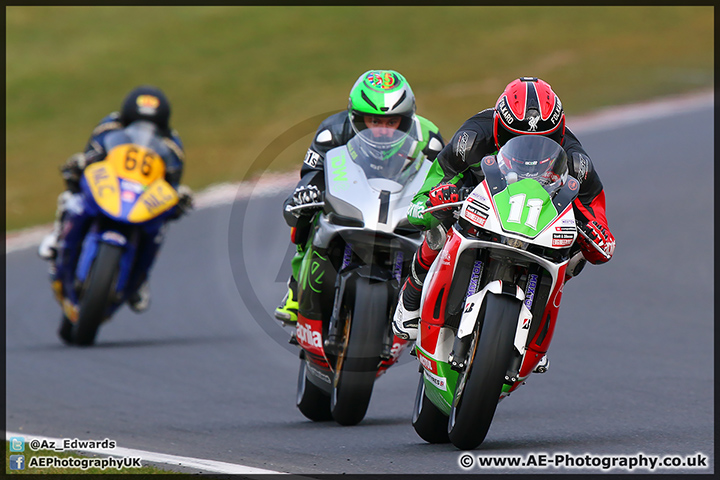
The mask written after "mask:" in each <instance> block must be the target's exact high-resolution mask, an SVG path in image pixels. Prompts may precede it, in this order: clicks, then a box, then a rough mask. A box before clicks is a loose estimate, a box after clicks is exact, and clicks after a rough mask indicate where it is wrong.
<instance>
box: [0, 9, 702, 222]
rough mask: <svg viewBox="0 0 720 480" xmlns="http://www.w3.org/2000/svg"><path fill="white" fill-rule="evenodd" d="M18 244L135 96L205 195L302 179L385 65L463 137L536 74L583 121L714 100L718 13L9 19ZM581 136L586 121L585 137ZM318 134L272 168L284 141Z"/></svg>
mask: <svg viewBox="0 0 720 480" xmlns="http://www.w3.org/2000/svg"><path fill="white" fill-rule="evenodd" d="M5 12H6V142H7V143H6V162H7V163H6V231H11V230H16V229H20V228H24V227H28V226H31V225H36V224H41V223H47V222H50V221H52V219H53V215H54V212H55V201H56V197H57V194H58V193H59V192H60V191H61V190H62V189H63V184H62V180H61V178H60V175H59V171H58V166H59V165H60V164H61V163H62V162H63V161H64V160H65V159H66V158H67V157H68V156H70V155H71V154H72V153H74V152H77V151H81V150H82V149H83V148H84V146H85V143H86V142H87V140H88V138H89V136H90V132H91V130H92V128H93V127H94V126H95V125H96V123H97V122H98V121H99V120H100V119H101V118H102V117H104V116H105V115H107V114H108V113H109V112H111V111H113V110H117V109H119V107H120V104H121V101H122V99H123V97H124V96H125V95H126V94H127V93H128V92H129V91H130V90H131V89H132V88H133V87H135V86H137V85H140V84H153V85H156V86H159V87H161V88H162V89H163V90H165V92H166V94H167V95H168V97H169V99H170V101H171V104H172V107H173V116H172V124H173V126H174V127H175V128H176V129H177V130H178V131H179V133H180V136H181V138H182V139H183V141H184V143H185V149H186V155H187V162H186V168H185V176H184V178H183V181H184V183H187V184H189V185H190V186H191V187H192V188H193V189H195V190H201V189H202V188H204V187H206V186H208V185H212V184H217V183H222V182H236V181H241V180H248V179H251V178H253V176H255V175H258V174H259V173H262V172H261V170H267V169H273V170H280V171H282V170H293V169H298V168H299V166H300V164H301V162H302V159H303V157H304V154H305V151H306V149H307V147H308V145H309V142H310V139H311V136H312V133H314V131H315V128H316V127H317V124H318V122H319V120H318V118H317V117H319V116H320V117H321V116H323V115H327V114H330V113H333V112H336V111H339V110H342V109H344V108H345V107H346V105H347V97H348V93H349V91H350V87H351V86H352V84H353V82H354V81H355V80H356V79H357V77H358V76H359V75H360V74H361V73H363V72H364V71H366V70H369V69H394V70H398V71H399V72H401V73H402V74H403V75H404V76H405V77H406V78H407V80H408V81H409V82H410V85H411V86H412V88H413V90H414V92H415V95H416V98H417V106H418V110H417V111H418V114H420V115H422V116H425V117H426V118H429V119H430V120H432V121H433V122H435V123H436V124H437V125H438V126H439V127H440V131H441V132H442V133H443V136H444V137H445V138H446V139H447V138H449V137H450V136H452V134H453V133H454V132H455V130H456V129H457V128H458V127H459V126H460V125H461V124H462V122H463V121H464V120H466V119H467V118H468V117H470V116H471V115H473V114H474V113H476V112H478V111H479V110H482V109H484V108H487V107H490V106H493V105H494V103H495V100H496V99H497V97H498V95H499V94H500V93H501V91H502V89H503V88H504V86H505V85H506V84H507V83H508V82H509V81H511V80H513V79H514V78H517V77H519V76H523V75H527V76H537V77H541V78H542V79H544V80H546V81H547V82H549V83H550V84H551V85H552V87H553V89H554V90H555V91H556V93H557V94H558V95H559V96H560V98H561V99H562V101H563V103H564V106H565V111H566V113H567V114H568V116H570V117H572V116H573V115H580V114H582V113H586V112H590V111H592V110H595V109H598V108H601V107H604V106H610V105H616V104H624V103H636V102H639V101H644V100H649V99H653V98H656V97H662V96H666V95H672V94H680V93H685V92H692V91H696V90H701V89H707V88H712V85H713V81H714V77H713V71H714V65H713V57H714V50H713V45H714V20H713V15H714V12H713V7H710V6H707V7H657V6H652V7H579V6H578V7H532V8H531V7H459V6H455V7H242V6H239V7H20V6H14V7H6V10H5ZM569 125H570V127H571V128H572V123H570V124H569ZM291 128H295V129H298V128H300V129H301V130H302V131H306V132H307V134H306V135H305V137H303V138H302V139H301V141H296V142H294V143H293V144H292V145H289V146H288V147H287V148H285V149H283V150H282V151H281V152H278V155H277V156H276V157H274V161H273V162H272V165H270V164H267V165H263V163H262V162H258V161H256V160H257V159H258V157H259V156H261V154H262V152H263V151H264V150H265V149H266V147H268V145H270V144H272V142H273V140H275V139H277V138H278V137H279V136H280V135H282V134H283V132H286V131H288V130H289V129H291Z"/></svg>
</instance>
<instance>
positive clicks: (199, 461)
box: [5, 432, 286, 475]
mask: <svg viewBox="0 0 720 480" xmlns="http://www.w3.org/2000/svg"><path fill="white" fill-rule="evenodd" d="M10 437H23V438H24V439H25V451H26V452H28V451H32V450H31V449H30V447H29V444H30V441H32V440H39V441H41V442H42V441H43V440H45V441H47V442H53V443H54V444H55V445H63V440H64V439H61V438H52V437H43V436H40V435H28V434H27V433H15V432H6V433H5V439H6V440H10ZM45 450H47V449H45ZM67 452H88V453H95V454H99V455H107V456H112V457H113V458H132V457H135V458H138V457H139V458H140V459H141V463H142V464H143V466H146V465H147V463H146V462H150V463H161V464H165V465H177V466H180V467H185V468H192V469H195V470H200V471H201V472H203V473H205V472H213V473H231V474H242V475H251V474H275V475H278V474H283V475H284V474H286V473H285V472H276V471H273V470H265V469H262V468H254V467H246V466H245V465H237V464H235V463H226V462H216V461H214V460H206V459H203V458H192V457H179V456H176V455H167V454H164V453H155V452H147V451H145V450H135V449H132V448H121V447H115V448H112V449H104V448H87V449H68V450H67ZM127 471H132V470H131V469H126V472H127ZM36 473H42V471H38V472H36Z"/></svg>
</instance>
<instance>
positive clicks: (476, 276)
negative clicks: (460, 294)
mask: <svg viewBox="0 0 720 480" xmlns="http://www.w3.org/2000/svg"><path fill="white" fill-rule="evenodd" d="M481 272H482V262H481V261H480V260H475V263H474V264H473V269H472V272H471V273H470V285H468V290H467V294H466V295H465V298H467V297H469V296H470V295H475V292H477V287H478V282H479V281H480V273H481Z"/></svg>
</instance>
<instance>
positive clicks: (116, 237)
mask: <svg viewBox="0 0 720 480" xmlns="http://www.w3.org/2000/svg"><path fill="white" fill-rule="evenodd" d="M101 238H102V239H103V240H107V241H109V242H113V243H116V244H118V245H125V244H126V243H127V239H125V236H123V235H120V234H119V233H117V232H113V231H110V230H108V231H107V232H105V233H103V234H102V237H101Z"/></svg>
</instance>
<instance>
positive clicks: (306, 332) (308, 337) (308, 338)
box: [295, 323, 322, 348]
mask: <svg viewBox="0 0 720 480" xmlns="http://www.w3.org/2000/svg"><path fill="white" fill-rule="evenodd" d="M295 336H296V337H297V339H298V342H300V345H302V346H303V347H315V348H322V335H321V334H320V332H318V331H316V330H313V328H312V325H310V324H309V323H298V325H297V332H296V334H295Z"/></svg>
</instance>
